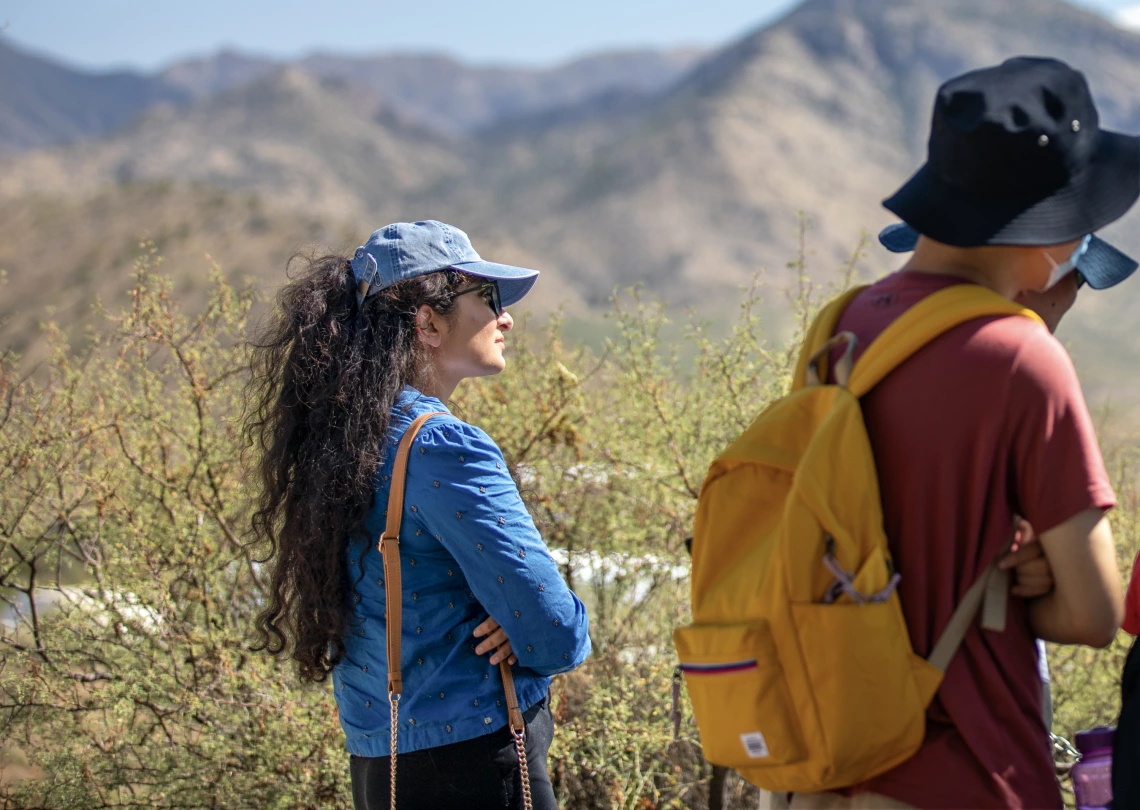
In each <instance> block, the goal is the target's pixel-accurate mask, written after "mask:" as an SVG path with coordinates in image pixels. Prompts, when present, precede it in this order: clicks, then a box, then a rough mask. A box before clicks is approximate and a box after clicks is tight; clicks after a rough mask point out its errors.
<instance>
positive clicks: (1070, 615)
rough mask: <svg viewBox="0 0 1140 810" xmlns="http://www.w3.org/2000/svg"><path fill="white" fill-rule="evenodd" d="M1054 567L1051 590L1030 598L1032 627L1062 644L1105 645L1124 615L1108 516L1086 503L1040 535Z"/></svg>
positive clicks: (1040, 540) (1112, 636)
mask: <svg viewBox="0 0 1140 810" xmlns="http://www.w3.org/2000/svg"><path fill="white" fill-rule="evenodd" d="M1038 542H1040V543H1041V548H1042V550H1043V551H1044V552H1045V556H1046V558H1047V559H1048V560H1049V564H1050V567H1052V569H1053V580H1054V587H1053V591H1052V592H1051V593H1049V594H1048V595H1046V596H1041V597H1038V598H1037V599H1034V600H1032V601H1031V602H1030V603H1029V622H1030V625H1031V627H1032V628H1033V631H1034V633H1036V634H1037V636H1038V637H1039V638H1042V639H1044V640H1045V641H1052V642H1055V643H1058V644H1087V645H1089V646H1090V647H1106V646H1108V645H1109V644H1110V643H1112V640H1113V638H1115V637H1116V631H1117V630H1118V629H1119V628H1120V623H1121V621H1122V620H1123V618H1124V595H1123V594H1122V593H1121V587H1120V571H1119V570H1118V569H1117V567H1116V548H1115V546H1114V545H1113V542H1112V530H1111V529H1110V528H1109V525H1108V519H1107V518H1105V517H1104V512H1103V511H1102V510H1100V509H1087V510H1085V511H1084V512H1081V513H1080V514H1077V515H1075V516H1073V517H1071V518H1069V519H1068V520H1066V521H1065V522H1064V523H1062V524H1061V525H1059V526H1057V527H1055V528H1052V529H1050V530H1049V531H1047V532H1043V533H1042V534H1041V536H1040V538H1039V540H1038Z"/></svg>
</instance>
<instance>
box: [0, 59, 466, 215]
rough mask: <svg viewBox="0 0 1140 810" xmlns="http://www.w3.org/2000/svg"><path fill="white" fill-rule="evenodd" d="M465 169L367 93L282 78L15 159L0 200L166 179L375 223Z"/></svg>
mask: <svg viewBox="0 0 1140 810" xmlns="http://www.w3.org/2000/svg"><path fill="white" fill-rule="evenodd" d="M463 168H464V167H463V163H462V161H461V160H460V159H459V157H458V155H457V153H456V151H455V148H454V147H453V146H452V145H450V144H448V143H447V142H445V141H444V139H442V138H441V137H439V136H436V135H434V134H432V133H430V132H428V131H426V130H424V129H423V128H422V127H418V126H414V125H411V124H409V123H407V122H406V121H405V120H404V119H403V118H402V117H401V116H399V115H398V114H397V113H395V112H394V111H392V110H391V109H390V108H389V107H388V106H387V105H386V104H385V102H384V101H383V100H382V99H379V98H377V97H376V96H375V94H373V93H372V92H371V91H369V90H366V89H362V88H360V87H356V86H352V85H349V84H348V83H346V82H344V81H342V80H336V79H318V78H315V77H313V76H311V75H309V74H307V73H304V72H302V71H300V70H298V69H295V68H290V69H287V70H285V71H282V72H279V73H275V74H272V75H270V76H266V77H264V78H261V79H258V80H256V81H254V82H252V83H250V84H246V85H242V86H241V87H239V88H237V89H235V90H231V91H228V92H225V93H222V94H220V95H218V96H215V97H212V98H209V99H207V100H205V101H203V102H201V103H199V104H198V105H196V106H194V107H192V108H191V109H189V110H186V111H183V110H177V109H174V108H165V109H160V110H155V111H154V112H152V113H149V114H147V115H146V116H144V117H143V118H142V119H141V120H139V121H138V122H137V123H136V124H134V125H133V126H132V127H130V128H129V129H128V130H126V131H124V132H122V133H120V134H119V135H116V136H114V137H112V138H110V139H108V140H105V141H100V142H93V143H87V144H81V145H78V146H75V147H73V148H70V149H66V150H54V151H50V152H35V153H30V154H24V155H20V156H18V157H14V158H12V159H10V160H9V162H8V164H7V166H6V168H5V170H4V171H3V172H0V196H4V197H8V198H11V197H14V196H20V195H23V194H29V193H39V194H45V193H55V194H64V195H67V196H76V195H82V194H90V193H96V192H101V191H102V190H104V189H105V188H107V187H109V186H114V185H122V184H129V183H135V182H151V181H158V180H163V179H168V178H169V179H173V180H176V181H178V182H180V183H189V184H204V185H209V186H214V187H217V188H221V189H230V190H236V191H241V192H247V193H257V194H259V195H261V196H263V197H265V198H266V199H268V200H271V201H273V203H274V204H275V205H279V206H287V207H288V206H291V207H293V208H295V209H297V210H301V211H306V212H311V213H314V214H317V215H320V216H331V217H335V218H342V219H343V218H351V217H356V216H362V215H364V213H365V212H369V213H371V214H372V215H374V216H375V217H377V218H384V217H392V216H396V215H397V214H398V212H400V211H401V210H403V207H404V205H405V204H406V199H407V195H409V194H410V193H413V192H416V191H418V190H420V189H423V188H425V187H429V186H431V184H432V183H434V182H436V181H437V180H439V179H441V178H444V177H447V176H451V175H457V174H459V173H461V172H462V171H463Z"/></svg>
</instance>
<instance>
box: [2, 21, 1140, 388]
mask: <svg viewBox="0 0 1140 810" xmlns="http://www.w3.org/2000/svg"><path fill="white" fill-rule="evenodd" d="M1022 53H1034V54H1048V55H1053V56H1058V57H1060V58H1063V59H1066V60H1067V61H1069V62H1070V63H1071V64H1073V65H1074V66H1076V67H1078V68H1080V69H1081V70H1083V71H1085V73H1086V74H1087V75H1088V77H1089V79H1090V82H1091V84H1092V87H1093V88H1094V91H1095V93H1096V96H1097V100H1098V104H1099V106H1100V109H1101V111H1102V116H1103V119H1104V122H1105V123H1106V124H1107V125H1109V126H1113V127H1116V128H1122V129H1126V130H1132V131H1136V130H1140V36H1137V35H1136V34H1134V33H1131V32H1126V31H1122V30H1120V29H1118V28H1116V27H1115V26H1114V25H1113V24H1112V23H1110V22H1109V21H1108V20H1106V19H1104V18H1103V17H1100V16H1098V15H1095V14H1093V13H1090V12H1088V11H1085V10H1082V9H1079V8H1077V7H1074V6H1071V5H1068V4H1067V3H1064V2H1061V0H1002V2H993V1H992V0H946V1H945V2H938V3H932V2H924V0H807V2H804V3H803V4H802V5H800V6H799V7H798V8H796V9H795V10H794V11H792V12H791V13H789V14H788V15H786V16H785V17H784V18H783V19H781V20H779V21H777V22H775V23H774V24H772V25H769V26H767V27H765V28H762V29H759V30H757V31H754V32H752V33H750V34H749V35H748V36H746V37H743V38H741V39H740V40H738V41H736V42H733V43H730V44H729V45H727V46H726V47H724V48H722V49H720V50H718V51H716V52H715V53H712V54H709V55H708V56H707V58H705V59H703V60H701V61H700V62H699V63H697V64H696V65H695V66H694V67H693V68H692V69H691V70H689V71H688V72H686V73H684V74H683V75H681V76H680V78H676V79H674V80H672V82H671V84H669V86H668V87H667V88H665V89H661V88H658V89H657V90H656V91H655V92H640V91H637V90H634V89H629V87H628V81H627V84H626V89H624V90H623V89H621V88H619V87H615V88H611V89H610V90H609V91H606V92H600V91H599V92H595V93H593V94H592V95H591V94H588V93H585V91H583V93H585V95H583V96H580V97H573V96H570V95H567V96H563V97H562V98H563V103H562V104H561V105H560V106H557V107H554V108H545V109H536V108H534V107H531V108H529V111H520V112H519V113H518V114H517V115H516V114H512V115H509V116H508V115H506V114H505V113H503V112H502V108H498V109H499V112H498V113H496V115H498V116H499V117H498V118H497V119H496V120H495V121H494V122H493V123H491V124H488V125H486V126H484V127H482V129H480V130H479V131H478V132H477V133H474V134H467V135H452V136H444V135H439V134H434V133H433V132H432V131H431V130H430V129H429V128H428V127H427V126H426V125H425V123H424V120H423V115H424V114H417V115H410V114H409V113H408V109H407V102H406V100H405V101H404V102H401V101H400V100H399V99H398V98H397V95H398V94H396V93H395V92H393V93H384V94H381V93H379V92H377V91H376V89H375V87H376V84H375V80H374V79H373V78H370V75H371V74H370V73H369V70H370V69H371V68H368V67H367V66H366V65H365V62H363V61H361V62H356V63H353V64H354V65H355V67H354V69H358V70H357V72H356V73H355V74H354V75H353V77H352V78H347V79H346V78H343V77H341V78H336V79H333V78H328V77H325V78H315V77H314V76H313V73H315V72H322V71H324V70H325V69H326V68H327V69H328V70H329V71H333V72H335V71H334V68H333V67H330V65H332V66H335V65H337V64H339V62H338V61H337V60H335V59H332V58H331V57H321V58H317V57H313V59H312V61H311V62H310V63H309V64H308V67H306V68H304V69H302V68H291V69H289V70H287V71H285V72H283V73H280V72H276V73H274V72H269V73H267V74H266V75H264V76H261V77H260V78H257V79H256V80H255V81H254V82H253V83H252V84H251V83H243V82H246V81H247V80H248V78H249V76H250V75H252V74H256V73H257V72H258V71H259V70H262V68H263V67H264V65H262V66H258V65H257V64H254V63H252V62H243V61H242V60H241V59H238V58H237V57H233V58H232V59H230V61H229V62H225V60H222V59H221V58H220V57H219V60H218V61H217V62H216V63H215V64H214V65H213V67H212V68H210V70H213V71H214V72H213V73H209V71H205V69H204V68H203V71H200V72H199V73H198V74H196V75H197V76H198V78H197V79H194V81H191V80H190V79H189V78H186V76H185V75H184V76H183V78H182V80H181V81H182V82H183V83H182V84H181V85H180V86H181V87H182V88H183V89H184V90H186V91H187V92H190V90H191V88H192V86H194V82H197V81H200V82H201V83H202V86H203V87H207V88H208V92H207V91H202V92H203V93H204V97H203V99H202V100H200V101H199V102H198V103H197V104H195V105H194V106H192V107H191V108H189V109H178V108H174V107H168V108H166V109H163V110H161V111H158V112H155V113H152V114H149V115H147V116H146V117H145V118H144V119H142V120H141V121H140V122H139V123H137V124H136V125H134V126H132V127H131V128H130V129H129V130H128V131H125V132H122V133H120V134H118V135H116V136H114V137H112V138H109V139H107V140H104V141H101V142H98V143H90V144H83V145H79V146H74V147H69V148H64V149H53V150H39V151H36V152H33V153H29V154H26V155H22V156H20V158H19V159H18V160H15V159H8V160H0V199H3V200H7V201H8V202H6V203H4V205H6V206H13V207H18V206H19V204H20V203H19V201H20V200H21V199H24V198H26V197H27V195H29V194H35V195H39V196H40V197H43V196H44V195H47V196H54V197H58V198H63V199H71V200H76V201H77V202H75V203H70V202H69V203H68V204H69V205H71V204H86V203H82V200H84V199H87V198H89V197H90V195H92V194H97V193H98V194H103V195H107V194H109V193H110V191H109V190H111V189H114V188H115V187H116V185H123V184H127V185H128V186H130V185H132V184H138V183H145V184H154V183H161V182H163V181H164V180H167V181H169V182H170V183H172V184H173V187H174V188H176V189H181V190H186V189H194V188H197V187H200V186H204V185H206V186H214V187H220V188H224V189H229V190H231V191H233V192H237V193H240V194H250V193H256V194H257V195H259V196H260V197H261V198H262V199H264V200H265V201H266V202H267V204H271V205H272V206H274V207H276V208H280V210H282V211H290V210H291V211H294V212H298V213H300V214H302V215H303V216H306V217H324V218H328V221H335V222H338V223H341V222H343V223H351V224H352V225H353V226H354V227H355V228H356V229H357V232H358V233H359V234H360V236H359V237H357V238H363V236H364V235H365V234H366V233H367V232H368V231H370V230H371V229H372V228H374V227H376V226H377V225H378V224H380V223H382V222H385V221H390V220H394V219H415V218H423V217H429V216H430V217H436V218H439V219H445V220H448V221H452V222H455V223H456V224H458V225H460V226H462V227H464V228H465V229H466V230H468V231H469V232H470V233H472V234H473V236H475V238H476V243H477V244H478V245H480V246H481V247H482V246H483V245H487V244H491V245H501V246H504V249H505V250H506V251H507V252H508V253H510V254H511V255H513V256H518V257H526V260H527V261H528V262H530V263H533V264H534V265H535V266H538V267H539V268H540V269H543V270H544V275H543V279H542V282H541V284H540V287H542V288H543V289H544V290H547V291H553V292H556V293H557V297H558V298H563V297H564V298H566V299H567V300H568V301H570V306H571V314H575V315H583V316H591V314H592V313H596V312H598V311H599V310H600V309H601V308H602V307H604V305H605V302H606V300H607V297H608V296H609V294H610V293H611V292H612V290H613V289H614V288H615V287H624V286H627V285H629V284H634V283H642V284H645V285H646V286H647V287H648V289H650V290H651V291H652V292H653V293H654V294H656V295H659V296H661V297H662V298H664V299H665V300H667V301H669V302H671V304H673V305H674V306H675V307H678V308H680V307H692V308H695V309H697V310H698V311H700V312H703V313H706V314H711V315H714V316H720V315H721V314H722V313H723V312H724V311H725V309H726V308H732V306H733V303H734V301H735V300H736V299H737V296H738V289H739V287H740V286H741V285H743V284H745V283H747V281H748V280H749V279H750V278H751V277H752V275H753V273H755V272H756V271H757V270H759V269H761V268H767V269H768V271H769V272H768V274H767V276H766V278H767V281H768V284H769V285H770V289H769V293H768V296H767V298H768V307H769V309H770V312H769V314H770V315H771V316H772V317H773V322H772V323H773V326H774V328H777V329H778V328H779V326H780V324H781V321H780V318H781V315H782V309H783V306H782V303H783V298H782V293H781V292H780V290H781V288H784V287H786V286H788V284H789V280H790V275H789V273H788V271H787V270H786V269H785V264H786V262H788V260H789V259H791V258H792V257H794V256H795V254H796V250H797V227H798V219H799V215H800V213H801V212H802V214H803V215H805V216H806V217H807V218H808V219H809V220H810V221H811V223H812V229H811V233H810V238H809V242H808V247H809V249H810V250H811V251H813V254H814V255H812V256H811V257H810V260H811V270H812V272H813V273H814V274H816V277H817V278H819V277H821V276H822V275H825V274H826V272H827V270H828V269H829V268H835V267H838V266H840V265H841V264H842V263H843V262H844V261H845V259H846V257H847V256H848V255H849V254H850V252H851V250H852V248H853V247H854V246H855V245H856V244H857V243H858V241H859V238H860V233H861V232H862V231H870V232H872V233H873V232H874V231H875V230H877V229H878V228H879V227H881V226H882V225H884V224H886V223H887V222H889V221H891V217H890V215H889V214H888V213H887V212H886V211H885V210H883V209H882V208H881V206H880V204H879V201H880V200H881V199H883V197H885V196H886V195H887V194H889V193H890V192H891V191H893V190H894V189H895V188H896V187H897V186H898V184H900V183H901V182H902V181H903V180H905V178H906V177H907V176H908V175H909V174H910V173H911V172H912V171H913V170H914V169H915V168H916V167H917V166H918V164H919V163H920V161H921V159H922V155H923V152H924V148H925V146H924V144H925V140H926V137H927V132H928V126H929V123H928V122H929V118H930V109H931V104H932V99H933V93H934V90H935V88H936V87H937V86H938V84H939V83H940V82H941V81H943V80H944V79H945V78H948V77H949V76H951V75H954V74H957V73H960V72H962V71H964V70H967V69H970V68H974V67H981V66H985V65H990V64H994V63H996V62H999V61H1001V60H1002V59H1004V58H1006V57H1008V56H1012V55H1016V54H1022ZM321 59H326V60H327V61H325V62H323V63H322V62H321ZM350 61H351V60H350ZM406 64H411V63H410V62H409V63H406ZM428 64H433V65H435V67H433V68H431V69H432V70H435V69H438V70H440V71H442V72H441V73H440V76H441V77H446V76H452V75H458V74H452V73H448V72H447V71H449V70H451V69H452V68H449V67H448V64H449V63H448V61H447V60H439V61H438V63H436V62H432V61H431V59H429V58H425V61H424V63H423V64H420V66H419V67H418V68H416V70H418V71H419V73H418V74H417V75H420V76H424V75H428V74H429V73H430V70H429V68H428V67H425V65H428ZM450 64H452V65H454V63H450ZM583 64H584V65H590V64H593V65H594V66H595V67H596V68H597V69H598V70H599V71H601V73H599V75H602V74H604V70H603V69H602V67H601V64H602V63H600V62H596V61H595V62H593V63H591V62H589V60H585V61H584V62H583V63H580V65H579V68H578V69H579V70H582V71H585V72H587V73H588V72H589V71H588V70H586V68H585V67H582V66H581V65H583ZM322 65H323V67H322ZM386 69H388V70H394V68H392V67H391V66H389V68H386ZM567 69H569V68H567ZM336 70H340V71H341V72H342V73H343V72H344V71H346V70H347V68H343V66H342V67H341V68H336ZM222 74H225V75H222ZM378 75H379V74H378ZM463 75H467V76H468V77H469V76H470V74H463ZM623 75H625V76H626V77H627V79H628V76H629V75H630V74H629V72H628V71H627V72H626V73H624V74H623ZM242 77H244V78H242ZM166 79H167V81H173V79H172V77H171V76H170V75H168V76H167V77H166ZM531 80H534V77H533V76H532V77H531ZM230 81H232V82H234V86H233V88H232V89H230V90H228V91H225V92H221V93H220V94H215V93H217V92H218V90H219V88H220V87H221V86H223V85H224V84H225V83H226V82H230ZM456 81H458V80H456ZM447 83H448V81H447V80H446V79H444V78H440V79H439V80H438V82H436V83H435V84H433V85H432V86H435V87H444V86H446V85H447ZM602 84H603V82H602V81H601V79H599V78H598V77H597V76H595V77H593V78H590V79H589V81H587V80H586V79H582V80H581V83H580V85H579V86H581V87H591V88H594V89H595V90H597V88H599V87H600V86H601V85H602ZM406 86H412V85H410V84H407V85H406ZM465 86H466V85H463V84H462V83H460V84H459V85H457V86H456V87H455V88H453V91H454V92H455V93H457V94H458V95H457V96H455V98H457V99H461V98H462V97H463V96H464V93H465V92H466V91H465V90H463V87H465ZM194 92H199V91H194ZM472 92H473V91H472ZM540 95H541V94H540ZM413 97H414V98H418V99H421V100H422V101H423V103H424V104H427V105H428V108H431V109H437V108H438V106H433V105H445V101H441V100H440V99H446V98H447V95H446V93H445V94H444V95H442V96H432V95H431V93H430V92H428V90H426V89H425V90H423V91H422V92H420V93H416V94H413ZM472 98H476V99H478V98H484V97H483V96H479V95H478V94H474V95H473V96H472ZM433 99H434V100H433ZM567 99H569V100H567ZM457 103H458V102H457ZM480 104H482V102H480ZM477 106H478V105H477ZM425 109H426V108H425ZM456 109H457V112H456V115H457V116H460V117H463V116H475V115H476V113H475V112H472V111H470V110H469V111H467V112H463V109H464V108H463V107H462V105H459V106H458V107H457V108H456ZM472 109H474V108H472ZM476 117H477V116H476ZM456 120H458V119H456ZM464 120H467V121H471V120H474V119H473V118H470V117H468V118H465V119H464ZM437 126H438V123H437ZM465 126H471V124H467V125H465ZM108 199H110V197H108ZM128 224H129V223H124V224H122V225H120V226H119V227H118V228H117V232H126V231H127V230H129V228H128ZM1138 225H1140V213H1135V212H1134V213H1132V214H1130V215H1129V216H1128V217H1126V218H1125V220H1124V221H1122V222H1121V223H1119V224H1118V225H1115V226H1113V227H1112V228H1110V229H1109V230H1108V235H1109V236H1110V237H1111V238H1114V239H1117V240H1119V243H1120V244H1121V246H1122V247H1124V248H1125V249H1128V250H1132V251H1134V252H1136V253H1137V254H1138V255H1140V228H1138V227H1137V226H1138ZM91 238H92V239H97V238H98V237H97V235H96V234H92V235H91ZM486 252H488V254H489V255H490V250H487V251H486ZM49 261H50V260H49ZM898 262H899V260H898V259H897V258H896V257H892V256H889V255H887V254H886V253H885V252H884V251H882V250H881V249H879V248H878V247H877V245H872V246H871V248H870V249H869V251H868V254H867V257H866V258H865V259H864V260H862V261H861V262H859V263H858V265H857V270H858V272H859V274H861V275H862V277H864V278H872V277H876V276H878V275H881V274H882V273H884V272H887V271H889V270H890V269H893V268H894V267H895V266H897V264H898ZM273 272H274V271H273V270H272V268H271V266H269V265H266V266H265V267H264V268H263V269H262V270H260V271H258V274H259V275H260V276H262V277H264V278H274V277H275V276H273V275H272V273H273ZM34 303H35V305H36V306H41V304H40V303H39V301H38V300H36V301H34ZM1136 311H1140V279H1138V280H1135V281H1133V282H1131V283H1130V284H1129V285H1126V286H1124V287H1123V288H1122V289H1121V290H1120V291H1116V292H1114V293H1113V294H1112V295H1099V296H1098V295H1097V294H1095V293H1092V294H1088V295H1084V296H1082V301H1081V302H1080V304H1079V306H1078V309H1077V311H1076V312H1075V313H1074V315H1073V316H1072V318H1071V319H1070V322H1069V323H1068V324H1067V325H1066V330H1067V331H1066V334H1067V335H1069V336H1070V339H1071V340H1072V342H1073V348H1074V353H1075V355H1076V356H1077V357H1078V362H1079V363H1081V364H1083V365H1081V370H1082V373H1083V375H1084V380H1085V382H1086V384H1087V385H1088V386H1089V389H1090V391H1094V392H1098V391H1099V392H1108V391H1110V390H1111V391H1113V392H1114V393H1117V394H1121V393H1122V392H1123V393H1125V394H1126V396H1127V397H1131V398H1133V401H1136V402H1140V377H1137V376H1136V375H1135V373H1134V367H1135V356H1136V354H1137V353H1138V352H1140V338H1138V337H1137V336H1136V333H1135V330H1134V329H1132V323H1133V322H1134V313H1135V312H1136ZM1081 358H1084V359H1083V360H1082V359H1081Z"/></svg>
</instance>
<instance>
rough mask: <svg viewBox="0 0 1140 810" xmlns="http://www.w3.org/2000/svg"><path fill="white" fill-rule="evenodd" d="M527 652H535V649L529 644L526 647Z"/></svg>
mask: <svg viewBox="0 0 1140 810" xmlns="http://www.w3.org/2000/svg"><path fill="white" fill-rule="evenodd" d="M526 651H527V652H534V647H532V646H530V645H529V644H527V645H526Z"/></svg>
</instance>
